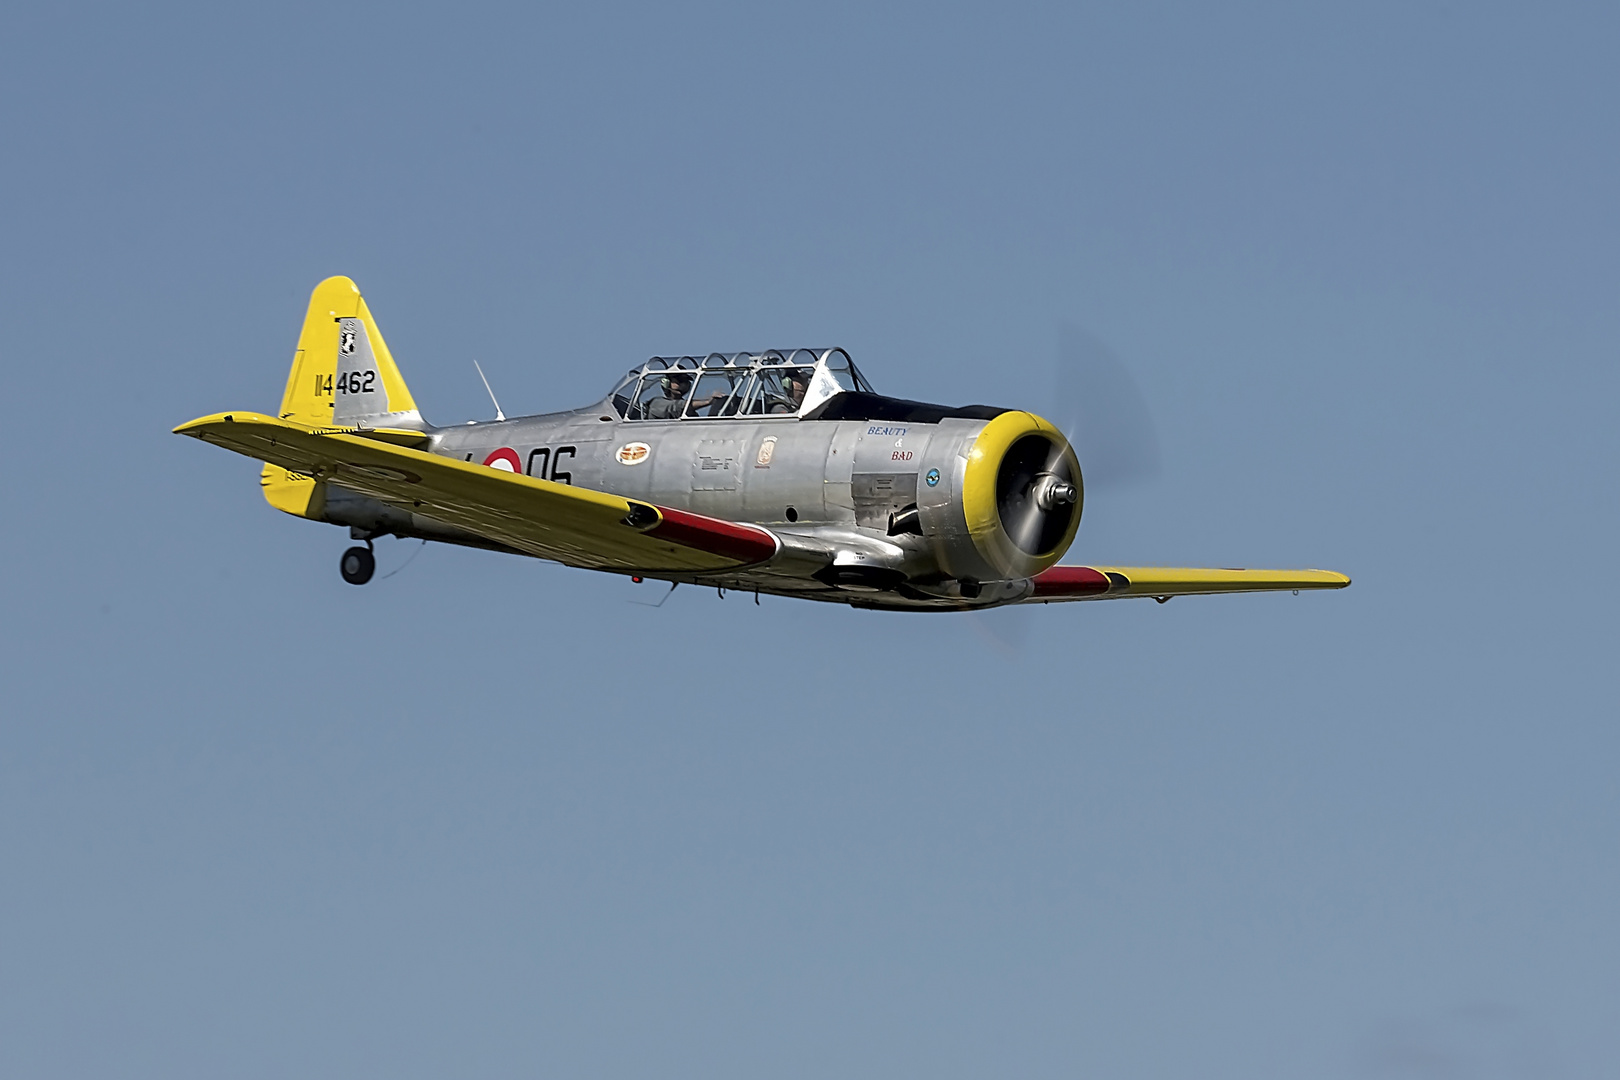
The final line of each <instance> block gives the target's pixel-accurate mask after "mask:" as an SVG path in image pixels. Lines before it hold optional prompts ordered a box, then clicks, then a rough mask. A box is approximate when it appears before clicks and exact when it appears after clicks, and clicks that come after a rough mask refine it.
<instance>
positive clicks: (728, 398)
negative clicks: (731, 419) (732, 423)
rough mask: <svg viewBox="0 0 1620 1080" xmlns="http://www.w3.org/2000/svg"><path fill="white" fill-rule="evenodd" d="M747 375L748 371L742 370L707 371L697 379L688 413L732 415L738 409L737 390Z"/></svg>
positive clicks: (688, 405)
mask: <svg viewBox="0 0 1620 1080" xmlns="http://www.w3.org/2000/svg"><path fill="white" fill-rule="evenodd" d="M746 376H747V373H746V372H742V371H713V372H705V373H704V374H703V375H702V376H701V377H700V378H699V379H698V381H697V389H696V390H694V391H692V400H691V401H690V402H688V403H687V406H686V415H687V416H730V415H731V414H732V413H734V412H736V411H737V402H736V400H735V395H736V391H737V390H738V389H740V388H741V386H742V384H743V382H744V380H745V379H746ZM728 406H729V411H728V408H727V407H728Z"/></svg>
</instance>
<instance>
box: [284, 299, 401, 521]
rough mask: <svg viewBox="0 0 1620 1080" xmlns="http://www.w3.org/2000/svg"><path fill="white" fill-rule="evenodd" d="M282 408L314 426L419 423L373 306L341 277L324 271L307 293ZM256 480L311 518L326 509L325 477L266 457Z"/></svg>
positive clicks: (287, 506) (297, 512)
mask: <svg viewBox="0 0 1620 1080" xmlns="http://www.w3.org/2000/svg"><path fill="white" fill-rule="evenodd" d="M279 415H280V417H281V418H282V419H283V420H295V421H297V422H299V423H301V424H308V425H310V426H311V427H341V428H357V427H396V428H400V427H403V428H414V427H420V426H421V425H422V416H421V413H419V412H418V411H417V408H416V402H415V400H414V399H412V397H411V391H410V389H409V387H407V386H406V385H405V379H404V376H402V375H401V374H400V373H399V368H398V366H397V365H395V363H394V357H393V354H392V353H390V352H389V351H388V344H387V343H386V342H385V341H384V340H383V336H382V332H381V331H380V330H378V329H377V323H376V320H375V319H373V318H372V316H371V309H370V308H368V307H367V306H366V301H365V298H364V297H362V296H361V295H360V288H359V286H357V285H355V283H354V282H353V281H351V280H349V279H348V278H346V277H330V278H327V279H326V280H325V281H323V282H321V283H320V284H319V285H317V286H315V291H314V292H313V293H311V294H310V297H309V311H308V312H307V313H306V314H305V316H304V328H303V330H302V332H301V333H300V334H299V335H298V351H297V352H296V353H294V354H293V362H292V370H291V371H290V372H288V374H287V389H286V392H285V393H283V394H282V396H281V411H280V413H279ZM259 483H260V485H261V486H262V487H263V489H264V497H265V501H267V502H268V503H269V504H270V505H271V506H273V507H275V508H276V509H277V510H283V511H286V512H287V513H289V514H294V515H296V516H298V517H306V518H315V519H319V518H320V517H321V515H322V513H323V512H324V510H325V506H326V490H325V489H326V485H325V484H324V483H320V482H318V481H316V480H314V479H313V478H312V477H309V476H304V475H302V474H300V473H294V472H288V471H287V470H286V469H283V468H280V467H278V466H275V465H266V466H265V467H264V470H263V472H261V473H260V475H259Z"/></svg>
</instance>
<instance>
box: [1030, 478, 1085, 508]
mask: <svg viewBox="0 0 1620 1080" xmlns="http://www.w3.org/2000/svg"><path fill="white" fill-rule="evenodd" d="M1079 496H1080V493H1079V492H1078V491H1076V490H1075V486H1074V485H1073V484H1071V483H1069V482H1068V481H1067V480H1059V479H1058V478H1057V477H1055V476H1053V475H1052V474H1051V473H1047V474H1046V475H1045V476H1043V477H1041V478H1040V479H1039V480H1037V481H1036V482H1035V505H1036V506H1039V507H1040V508H1041V509H1042V510H1051V509H1053V508H1054V507H1058V506H1073V505H1074V503H1075V501H1076V500H1077V499H1078V498H1079Z"/></svg>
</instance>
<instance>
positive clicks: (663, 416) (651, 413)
mask: <svg viewBox="0 0 1620 1080" xmlns="http://www.w3.org/2000/svg"><path fill="white" fill-rule="evenodd" d="M659 385H660V387H661V388H662V389H663V392H664V396H663V397H655V398H653V399H652V400H651V401H649V402H647V407H646V413H647V419H649V420H676V419H679V418H680V415H681V406H682V404H683V403H684V402H685V401H686V392H687V391H688V390H690V389H692V376H691V375H690V374H688V373H687V372H684V371H672V372H670V373H669V374H668V375H665V376H664V377H663V378H662V379H660V380H659Z"/></svg>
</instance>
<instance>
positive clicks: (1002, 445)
mask: <svg viewBox="0 0 1620 1080" xmlns="http://www.w3.org/2000/svg"><path fill="white" fill-rule="evenodd" d="M1084 492H1085V489H1084V485H1083V482H1082V478H1081V474H1080V462H1079V460H1078V459H1077V458H1076V457H1075V454H1074V450H1073V449H1072V448H1071V447H1070V446H1069V441H1068V439H1066V438H1064V437H1063V433H1062V432H1061V431H1059V430H1058V429H1057V428H1056V427H1054V426H1052V424H1050V423H1048V422H1047V421H1046V420H1043V419H1041V418H1040V417H1039V416H1036V415H1035V414H1034V413H1027V412H1006V413H1002V414H1001V415H1000V416H998V417H996V418H995V419H994V420H991V421H990V422H989V423H988V424H986V425H985V426H984V429H983V430H982V431H980V432H979V435H978V437H977V438H976V439H975V440H974V441H973V445H972V447H971V448H970V449H969V450H968V454H967V465H966V468H965V469H964V472H963V477H962V509H963V514H964V517H965V518H966V523H967V530H968V535H969V536H970V537H971V538H972V541H973V546H974V548H975V550H976V553H977V554H978V556H979V557H980V558H981V559H982V560H983V561H984V563H986V564H987V567H988V568H989V569H990V570H992V571H993V572H994V576H995V577H998V578H1003V579H1005V578H1024V577H1034V576H1035V575H1036V574H1039V573H1040V572H1041V571H1043V570H1045V569H1047V568H1048V567H1050V566H1053V565H1055V564H1056V563H1057V561H1058V560H1059V559H1061V558H1062V557H1063V553H1064V552H1065V551H1067V550H1068V549H1069V545H1070V544H1071V543H1073V542H1074V534H1075V532H1076V530H1078V529H1079V527H1080V515H1081V510H1082V504H1083V502H1084Z"/></svg>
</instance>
